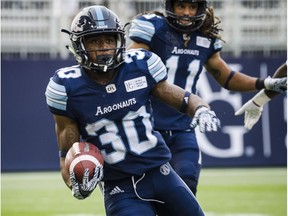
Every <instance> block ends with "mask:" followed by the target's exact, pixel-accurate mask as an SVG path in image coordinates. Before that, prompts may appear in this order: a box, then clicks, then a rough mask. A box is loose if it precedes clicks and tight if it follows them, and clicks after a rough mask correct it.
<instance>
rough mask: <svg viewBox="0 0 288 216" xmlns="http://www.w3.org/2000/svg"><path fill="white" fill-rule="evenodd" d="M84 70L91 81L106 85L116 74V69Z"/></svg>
mask: <svg viewBox="0 0 288 216" xmlns="http://www.w3.org/2000/svg"><path fill="white" fill-rule="evenodd" d="M85 72H86V74H87V75H88V76H89V77H90V78H91V79H92V80H93V81H95V82H96V83H98V84H101V85H107V84H108V83H110V82H111V81H112V80H113V79H114V77H115V76H116V74H117V71H114V70H111V71H108V72H105V73H104V72H103V73H102V72H97V71H91V70H85Z"/></svg>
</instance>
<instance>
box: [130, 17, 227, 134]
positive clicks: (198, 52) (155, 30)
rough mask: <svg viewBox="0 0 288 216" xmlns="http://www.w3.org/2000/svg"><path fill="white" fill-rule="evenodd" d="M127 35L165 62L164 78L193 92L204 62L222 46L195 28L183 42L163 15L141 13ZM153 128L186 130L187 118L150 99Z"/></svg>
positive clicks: (188, 119) (181, 37)
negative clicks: (153, 118)
mask: <svg viewBox="0 0 288 216" xmlns="http://www.w3.org/2000/svg"><path fill="white" fill-rule="evenodd" d="M129 37H130V38H131V39H132V40H133V41H136V42H140V43H145V44H147V45H148V46H149V47H150V50H151V51H152V52H154V53H156V54H157V55H158V56H159V57H160V58H161V59H162V61H163V62H164V63H165V65H166V68H167V71H168V79H167V80H168V81H169V82H170V83H174V84H176V85H178V86H180V87H182V88H183V89H185V90H187V91H189V92H192V93H194V94H195V93H197V89H196V85H197V81H198V79H199V76H200V74H201V72H202V69H203V66H204V64H205V63H206V61H207V60H208V59H209V57H210V56H212V55H213V54H214V53H216V52H218V51H220V50H221V49H222V45H221V41H220V40H218V39H213V38H208V37H206V36H204V35H203V34H202V33H201V32H199V31H194V32H192V33H191V35H190V40H189V42H188V43H187V44H186V46H185V44H184V39H183V37H187V35H183V33H181V32H177V31H176V30H175V29H173V28H172V27H171V26H170V25H169V24H168V23H167V21H166V20H165V18H164V17H162V16H158V15H155V14H145V15H143V16H139V17H137V18H136V19H134V20H133V21H132V25H131V28H130V32H129ZM152 107H153V115H154V117H155V127H156V128H157V129H160V130H187V129H190V123H191V118H190V117H188V116H186V115H184V114H181V113H179V112H177V111H176V110H174V109H172V108H170V107H169V106H167V105H166V104H163V103H161V102H160V101H158V100H156V99H153V98H152Z"/></svg>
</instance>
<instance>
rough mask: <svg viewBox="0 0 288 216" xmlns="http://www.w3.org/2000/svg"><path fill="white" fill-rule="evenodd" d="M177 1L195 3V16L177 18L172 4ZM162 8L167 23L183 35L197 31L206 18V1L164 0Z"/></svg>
mask: <svg viewBox="0 0 288 216" xmlns="http://www.w3.org/2000/svg"><path fill="white" fill-rule="evenodd" d="M177 1H179V2H188V3H197V4H198V10H197V14H196V15H195V16H179V15H177V14H175V13H174V10H173V4H174V3H175V2H177ZM164 7H165V13H166V16H165V17H166V19H167V21H168V23H169V24H170V25H171V26H172V27H173V28H174V29H176V30H177V31H181V32H183V33H188V34H189V33H190V32H192V31H195V30H197V29H199V28H200V27H201V26H202V24H203V22H204V20H205V18H206V8H207V1H206V0H166V1H164ZM181 21H186V22H187V23H181Z"/></svg>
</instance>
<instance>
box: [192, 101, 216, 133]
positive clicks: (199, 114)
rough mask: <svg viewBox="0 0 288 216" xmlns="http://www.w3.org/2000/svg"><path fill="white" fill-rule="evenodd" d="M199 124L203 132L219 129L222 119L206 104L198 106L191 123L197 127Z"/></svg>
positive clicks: (193, 126)
mask: <svg viewBox="0 0 288 216" xmlns="http://www.w3.org/2000/svg"><path fill="white" fill-rule="evenodd" d="M197 125H199V130H200V132H201V133H204V132H205V131H217V130H218V127H219V128H220V120H219V119H218V118H217V116H216V114H215V112H214V111H212V110H210V109H208V108H207V107H205V106H201V107H200V108H197V110H196V112H195V115H194V118H193V120H192V123H191V127H192V128H195V127H196V126H197Z"/></svg>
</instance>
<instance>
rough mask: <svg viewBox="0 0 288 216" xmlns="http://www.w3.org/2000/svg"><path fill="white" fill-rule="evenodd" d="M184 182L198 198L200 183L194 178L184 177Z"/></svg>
mask: <svg viewBox="0 0 288 216" xmlns="http://www.w3.org/2000/svg"><path fill="white" fill-rule="evenodd" d="M182 179H183V181H184V182H185V183H186V185H187V186H188V187H189V189H190V190H191V192H192V193H193V194H194V196H196V193H197V185H198V181H197V180H195V179H192V178H187V177H182Z"/></svg>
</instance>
